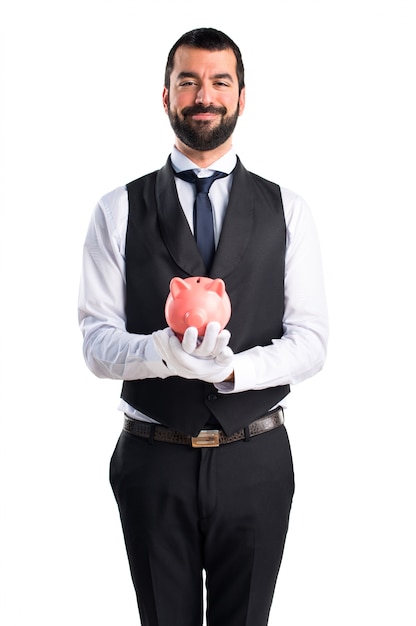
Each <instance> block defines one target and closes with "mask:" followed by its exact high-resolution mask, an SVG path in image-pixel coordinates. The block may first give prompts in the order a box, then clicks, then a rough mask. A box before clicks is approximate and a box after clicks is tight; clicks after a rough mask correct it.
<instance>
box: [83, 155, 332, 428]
mask: <svg viewBox="0 0 416 626" xmlns="http://www.w3.org/2000/svg"><path fill="white" fill-rule="evenodd" d="M171 158H172V164H173V167H174V169H175V170H176V171H182V170H186V169H194V171H195V172H196V173H197V174H198V176H209V175H211V173H212V170H220V171H223V172H226V173H230V172H232V170H233V169H234V166H235V164H236V154H235V152H234V150H231V151H230V152H228V153H227V154H226V155H225V156H223V157H222V158H221V159H219V160H218V161H217V162H216V163H213V164H212V165H211V166H210V168H207V169H202V170H201V169H200V168H199V167H197V166H196V165H195V164H194V163H192V162H191V161H190V160H189V159H188V158H187V157H185V156H184V155H183V154H182V153H180V152H179V151H178V150H177V149H176V148H174V149H173V151H172V155H171ZM175 182H176V186H177V190H178V195H179V199H180V202H181V205H182V208H183V211H184V213H185V216H186V218H187V220H188V223H189V226H190V228H191V230H193V205H194V196H195V187H194V185H191V184H189V183H187V182H185V181H183V180H181V179H179V178H176V177H175ZM231 184H232V174H231V175H230V176H228V177H227V178H222V179H218V180H217V181H216V182H215V184H214V185H212V187H211V190H210V193H209V196H210V199H211V203H212V206H213V215H214V234H215V240H216V244H218V240H219V236H220V233H221V227H222V223H223V219H224V216H225V212H226V208H227V205H228V196H229V192H230V189H231ZM281 192H282V199H283V209H284V215H285V221H286V228H287V241H286V263H285V312H284V317H283V336H282V337H281V338H280V339H273V340H272V341H271V343H270V345H267V346H257V347H254V348H251V349H249V350H245V351H243V352H240V353H238V354H236V355H235V361H234V382H233V383H221V384H218V385H216V387H217V388H218V390H219V391H220V393H238V392H241V391H246V390H249V389H265V388H267V387H273V386H276V385H286V384H297V383H299V382H301V381H302V380H304V379H306V378H309V377H310V376H313V375H314V374H316V373H317V372H318V371H319V370H320V369H321V368H322V366H323V364H324V361H325V357H326V346H327V339H328V319H327V309H326V299H325V290H324V281H323V273H322V265H321V254H320V247H319V241H318V236H317V232H316V228H315V224H314V221H313V218H312V215H311V211H310V209H309V207H308V206H307V204H306V203H305V201H304V200H303V199H302V198H301V197H299V196H298V195H296V194H294V193H293V192H291V191H289V190H287V189H283V188H282V189H281ZM127 218H128V197H127V189H126V187H119V188H117V189H115V190H114V191H112V192H110V193H108V194H107V195H105V196H103V197H102V198H101V200H100V201H99V202H98V204H97V206H96V208H95V210H94V212H93V214H92V218H91V222H90V225H89V228H88V232H87V236H86V240H85V245H84V256H83V271H82V276H81V284H80V293H79V322H80V328H81V331H82V333H83V337H84V357H85V360H86V363H87V365H88V367H89V368H90V370H91V371H92V372H93V373H94V374H95V375H96V376H98V377H99V378H112V379H119V380H136V379H142V378H156V377H159V378H167V377H168V376H171V372H170V370H169V369H168V368H167V367H166V366H165V365H164V364H163V362H162V360H161V358H160V357H159V355H158V353H157V352H156V349H155V348H154V345H153V340H152V336H151V335H138V334H133V333H129V332H127V331H126V319H125V306H124V299H125V287H126V278H125V240H126V228H127ZM167 295H168V294H166V296H167ZM143 298H146V294H143ZM280 404H282V403H280ZM119 409H120V410H122V411H124V412H125V413H126V414H127V415H129V416H130V417H133V418H137V419H143V420H145V421H149V422H152V421H153V420H152V419H151V418H148V417H147V416H146V415H143V414H142V413H140V412H139V411H137V410H136V409H134V408H133V407H131V406H129V405H128V404H127V403H126V402H124V401H123V400H121V402H120V404H119Z"/></svg>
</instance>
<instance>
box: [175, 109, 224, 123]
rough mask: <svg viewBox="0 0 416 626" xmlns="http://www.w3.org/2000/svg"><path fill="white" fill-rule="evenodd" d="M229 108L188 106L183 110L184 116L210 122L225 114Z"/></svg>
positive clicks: (197, 120)
mask: <svg viewBox="0 0 416 626" xmlns="http://www.w3.org/2000/svg"><path fill="white" fill-rule="evenodd" d="M226 112H227V110H226V109H225V108H224V107H213V106H211V107H207V108H202V107H200V106H193V107H186V108H185V109H184V110H183V111H182V115H183V116H184V118H187V117H188V118H191V119H192V120H195V121H196V122H209V121H211V120H214V119H216V118H217V117H218V116H219V115H225V114H226Z"/></svg>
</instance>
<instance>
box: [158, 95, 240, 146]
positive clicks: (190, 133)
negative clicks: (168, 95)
mask: <svg viewBox="0 0 416 626" xmlns="http://www.w3.org/2000/svg"><path fill="white" fill-rule="evenodd" d="M239 110H240V106H239V105H238V106H237V109H236V111H235V113H233V114H232V115H229V116H227V115H226V113H227V109H226V108H225V107H214V106H209V107H202V106H198V105H195V106H193V107H185V108H184V109H183V111H182V118H180V117H179V115H178V114H177V113H172V112H171V110H170V104H169V109H168V116H169V121H170V125H171V126H172V129H173V132H174V133H175V135H176V137H178V139H180V140H181V141H182V142H183V143H184V144H185V145H186V146H188V147H189V148H192V149H193V150H199V151H201V152H203V151H205V150H215V148H218V146H221V145H222V144H223V143H225V142H226V141H227V139H228V138H229V137H231V135H232V134H233V132H234V129H235V126H236V124H237V120H238V115H239ZM198 113H217V114H219V115H221V119H220V122H219V124H217V125H216V126H214V127H212V126H211V124H212V122H208V121H207V122H204V121H194V120H192V119H190V117H191V116H192V115H196V114H198Z"/></svg>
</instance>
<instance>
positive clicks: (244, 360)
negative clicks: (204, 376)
mask: <svg viewBox="0 0 416 626" xmlns="http://www.w3.org/2000/svg"><path fill="white" fill-rule="evenodd" d="M233 365H234V382H230V383H217V384H216V385H215V387H216V388H217V389H218V391H219V392H220V393H224V394H227V393H240V392H241V391H249V390H250V389H253V387H254V386H255V381H256V372H255V367H254V363H253V360H252V359H251V358H250V354H249V352H241V353H240V354H235V355H234V363H233Z"/></svg>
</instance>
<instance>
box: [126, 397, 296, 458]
mask: <svg viewBox="0 0 416 626" xmlns="http://www.w3.org/2000/svg"><path fill="white" fill-rule="evenodd" d="M283 423H284V413H283V409H282V407H278V408H277V409H275V410H273V411H271V412H270V413H268V414H267V415H264V416H263V417H260V418H259V419H258V420H256V421H254V422H252V423H251V424H249V425H248V426H247V428H242V429H241V430H239V431H237V432H236V433H233V434H232V435H230V436H227V435H226V434H225V433H224V431H222V430H201V432H200V433H199V435H198V436H197V437H192V436H191V435H185V434H184V433H180V432H178V431H177V430H172V429H171V428H167V427H166V426H155V425H152V424H147V423H146V422H142V421H140V420H135V419H132V418H130V417H127V416H125V418H124V427H123V428H124V430H126V431H127V432H129V433H131V434H133V435H136V436H137V437H143V438H144V439H152V440H154V441H163V442H165V443H178V444H182V445H188V446H192V447H193V448H217V447H218V446H220V445H223V444H225V443H234V442H235V441H241V440H242V439H248V438H251V437H255V436H256V435H261V434H262V433H265V432H267V431H269V430H273V429H274V428H278V426H281V425H282V424H283Z"/></svg>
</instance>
